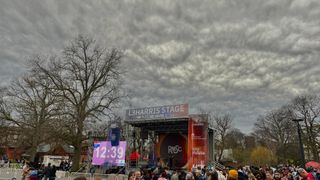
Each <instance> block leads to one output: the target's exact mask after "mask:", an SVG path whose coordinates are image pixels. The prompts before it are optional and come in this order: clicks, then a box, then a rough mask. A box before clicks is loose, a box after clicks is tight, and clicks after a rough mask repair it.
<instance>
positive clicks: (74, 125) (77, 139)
mask: <svg viewBox="0 0 320 180" xmlns="http://www.w3.org/2000/svg"><path fill="white" fill-rule="evenodd" d="M121 57H122V53H121V52H120V51H119V50H117V49H112V50H106V49H105V48H102V47H101V46H98V45H97V43H96V42H95V41H94V40H92V39H90V38H87V37H83V36H79V37H78V38H76V39H75V40H74V41H72V42H71V44H70V45H69V46H67V47H66V48H65V49H64V51H63V57H61V59H60V60H59V59H55V60H52V63H49V64H47V65H46V64H43V63H41V62H39V61H35V62H34V66H35V67H36V68H37V71H38V73H40V74H41V75H42V76H44V77H48V78H49V79H50V81H51V83H52V84H53V85H54V87H53V90H54V91H55V92H56V96H58V97H61V98H63V99H64V101H65V102H64V107H62V108H63V109H64V110H65V112H64V115H63V116H64V118H65V119H66V120H67V122H68V123H67V124H66V123H64V124H61V125H62V126H63V127H62V128H64V130H66V131H63V132H68V133H66V134H63V135H64V136H65V137H66V138H67V140H68V141H69V142H70V143H71V144H72V145H73V146H74V148H75V153H74V156H73V166H72V170H73V171H76V170H78V168H79V160H80V155H81V145H82V141H83V140H84V139H85V138H86V137H85V136H84V130H85V125H86V123H87V122H89V121H90V120H92V119H101V118H102V117H106V116H108V114H109V112H111V110H112V108H113V107H114V106H115V105H116V103H117V102H118V100H119V98H120V95H119V86H120V70H119V65H120V60H121Z"/></svg>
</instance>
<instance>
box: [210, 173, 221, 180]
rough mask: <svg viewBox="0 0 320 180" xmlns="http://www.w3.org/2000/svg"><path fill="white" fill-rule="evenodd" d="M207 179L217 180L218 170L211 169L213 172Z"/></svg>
mask: <svg viewBox="0 0 320 180" xmlns="http://www.w3.org/2000/svg"><path fill="white" fill-rule="evenodd" d="M209 180H219V175H218V172H217V171H213V172H212V173H211V174H210V178H209Z"/></svg>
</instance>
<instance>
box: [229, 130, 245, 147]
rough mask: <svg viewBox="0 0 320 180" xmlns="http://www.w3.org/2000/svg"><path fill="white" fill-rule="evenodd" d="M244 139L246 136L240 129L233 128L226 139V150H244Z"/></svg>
mask: <svg viewBox="0 0 320 180" xmlns="http://www.w3.org/2000/svg"><path fill="white" fill-rule="evenodd" d="M244 138H245V134H243V133H242V132H241V131H240V129H237V128H231V129H230V130H229V132H228V133H227V134H226V137H225V141H226V143H225V144H226V148H232V149H236V148H241V149H242V148H244Z"/></svg>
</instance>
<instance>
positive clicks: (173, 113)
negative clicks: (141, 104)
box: [126, 104, 189, 121]
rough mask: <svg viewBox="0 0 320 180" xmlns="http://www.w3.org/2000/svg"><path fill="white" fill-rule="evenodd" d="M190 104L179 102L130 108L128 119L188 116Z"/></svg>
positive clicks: (127, 112)
mask: <svg viewBox="0 0 320 180" xmlns="http://www.w3.org/2000/svg"><path fill="white" fill-rule="evenodd" d="M188 115H189V105H188V104H178V105H168V106H158V107H145V108H138V109H128V110H127V111H126V120H127V121H133V120H146V119H147V120H148V119H169V118H188Z"/></svg>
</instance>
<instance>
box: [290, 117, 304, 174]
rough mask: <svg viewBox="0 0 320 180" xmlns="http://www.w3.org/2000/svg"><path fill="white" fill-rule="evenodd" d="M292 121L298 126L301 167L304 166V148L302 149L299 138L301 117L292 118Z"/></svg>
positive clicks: (299, 134)
mask: <svg viewBox="0 0 320 180" xmlns="http://www.w3.org/2000/svg"><path fill="white" fill-rule="evenodd" d="M292 121H294V122H296V123H297V127H298V137H299V146H300V158H301V163H302V166H301V167H302V168H305V164H306V163H305V157H304V149H303V144H302V140H301V126H300V123H299V122H300V121H303V119H293V120H292Z"/></svg>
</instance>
